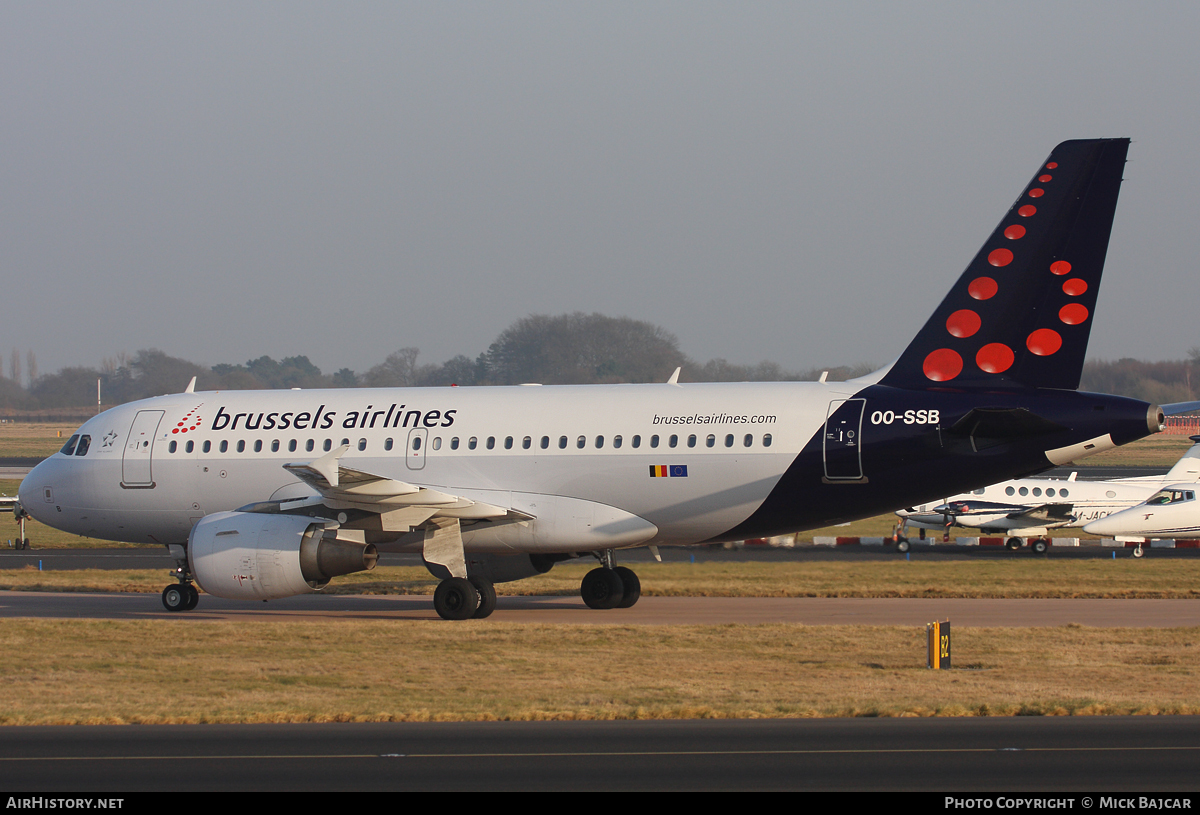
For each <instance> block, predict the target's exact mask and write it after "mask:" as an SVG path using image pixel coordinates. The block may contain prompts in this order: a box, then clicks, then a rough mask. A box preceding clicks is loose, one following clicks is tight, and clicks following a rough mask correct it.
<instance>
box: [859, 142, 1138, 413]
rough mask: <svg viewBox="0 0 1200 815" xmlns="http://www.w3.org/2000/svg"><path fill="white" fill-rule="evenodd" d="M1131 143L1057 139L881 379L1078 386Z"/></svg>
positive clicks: (916, 383) (967, 385)
mask: <svg viewBox="0 0 1200 815" xmlns="http://www.w3.org/2000/svg"><path fill="white" fill-rule="evenodd" d="M1128 149H1129V139H1092V140H1079V141H1067V142H1063V143H1062V144H1060V145H1059V146H1058V147H1056V148H1054V151H1053V152H1052V153H1051V154H1050V156H1049V157H1048V158H1047V159H1046V160H1045V161H1043V162H1042V164H1041V167H1039V169H1038V171H1037V172H1036V173H1035V174H1034V176H1033V179H1032V180H1031V181H1030V182H1029V183H1028V184H1026V185H1025V189H1024V190H1023V191H1022V192H1021V195H1020V197H1019V198H1018V199H1017V200H1016V202H1015V203H1014V204H1013V205H1012V207H1011V208H1010V209H1009V211H1008V212H1007V213H1006V214H1005V216H1004V218H1003V219H1002V220H1001V221H1000V224H999V226H997V227H996V229H995V231H994V232H992V235H991V237H989V238H988V240H987V242H986V243H985V244H984V245H983V248H982V249H980V250H979V254H977V255H976V256H975V259H974V260H973V261H971V264H970V265H969V266H968V267H967V270H966V271H965V272H964V273H963V275H962V277H960V278H959V279H958V282H957V283H956V284H955V285H954V288H953V289H952V290H951V291H950V293H949V294H948V295H946V298H945V299H944V300H943V301H942V304H941V305H940V306H938V308H937V311H935V312H934V313H933V316H932V317H930V318H929V322H927V323H926V324H925V327H924V328H922V329H921V331H920V333H918V334H917V336H916V338H915V339H914V340H913V341H912V343H911V344H909V346H908V348H906V349H905V351H904V353H903V354H902V355H901V357H900V359H899V360H897V361H896V363H895V364H894V365H893V366H892V367H891V369H890V370H889V371H888V372H887V374H886V375H885V376H884V378H883V379H882V380H881V382H880V384H883V385H891V386H894V387H901V388H931V387H936V388H948V389H952V390H958V389H975V388H980V387H987V388H1020V387H1037V388H1063V389H1074V388H1076V387H1078V386H1079V377H1080V374H1081V372H1082V370H1083V358H1084V355H1085V354H1086V352H1087V343H1088V336H1089V334H1090V333H1091V326H1092V316H1093V314H1094V312H1095V306H1096V294H1097V292H1098V291H1099V289H1100V276H1101V273H1102V272H1103V270H1104V258H1105V255H1106V254H1107V252H1108V238H1109V234H1110V232H1111V231H1112V222H1113V213H1114V211H1115V210H1116V206H1117V194H1118V193H1119V191H1120V188H1121V173H1122V171H1123V169H1124V167H1125V154H1126V152H1127V150H1128Z"/></svg>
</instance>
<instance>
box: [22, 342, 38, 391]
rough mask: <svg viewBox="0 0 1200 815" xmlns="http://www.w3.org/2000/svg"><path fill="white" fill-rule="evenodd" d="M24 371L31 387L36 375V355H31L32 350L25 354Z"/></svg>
mask: <svg viewBox="0 0 1200 815" xmlns="http://www.w3.org/2000/svg"><path fill="white" fill-rule="evenodd" d="M25 370H26V371H28V372H29V385H30V387H32V386H33V383H34V382H36V381H37V375H38V369H37V355H36V354H34V353H33V349H32V348H30V349H29V350H28V351H26V352H25Z"/></svg>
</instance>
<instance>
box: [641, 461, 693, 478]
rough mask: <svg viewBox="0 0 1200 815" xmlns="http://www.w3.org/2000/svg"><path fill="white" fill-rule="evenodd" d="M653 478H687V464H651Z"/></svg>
mask: <svg viewBox="0 0 1200 815" xmlns="http://www.w3.org/2000/svg"><path fill="white" fill-rule="evenodd" d="M650 477H651V478H687V465H686V464H670V465H667V464H651V465H650Z"/></svg>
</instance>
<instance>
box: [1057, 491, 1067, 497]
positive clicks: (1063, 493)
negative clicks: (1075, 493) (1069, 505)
mask: <svg viewBox="0 0 1200 815" xmlns="http://www.w3.org/2000/svg"><path fill="white" fill-rule="evenodd" d="M1067 495H1068V493H1067V491H1066V490H1059V491H1058V497H1059V498H1066V497H1067Z"/></svg>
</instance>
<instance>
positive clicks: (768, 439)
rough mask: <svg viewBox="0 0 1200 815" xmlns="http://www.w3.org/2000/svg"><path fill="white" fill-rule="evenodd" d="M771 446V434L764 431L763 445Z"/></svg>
mask: <svg viewBox="0 0 1200 815" xmlns="http://www.w3.org/2000/svg"><path fill="white" fill-rule="evenodd" d="M770 446H771V434H770V433H764V434H763V447H770Z"/></svg>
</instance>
